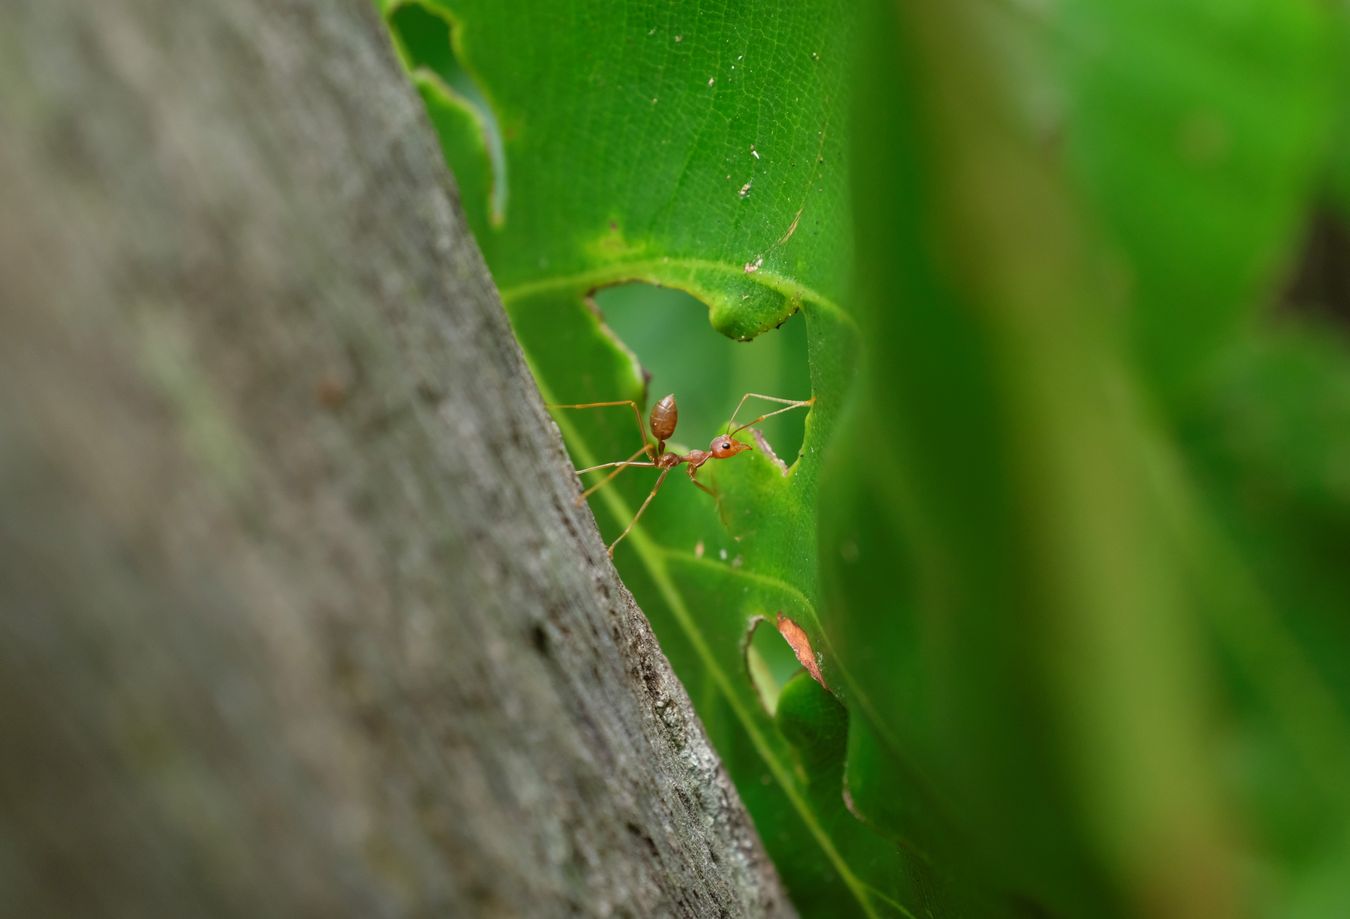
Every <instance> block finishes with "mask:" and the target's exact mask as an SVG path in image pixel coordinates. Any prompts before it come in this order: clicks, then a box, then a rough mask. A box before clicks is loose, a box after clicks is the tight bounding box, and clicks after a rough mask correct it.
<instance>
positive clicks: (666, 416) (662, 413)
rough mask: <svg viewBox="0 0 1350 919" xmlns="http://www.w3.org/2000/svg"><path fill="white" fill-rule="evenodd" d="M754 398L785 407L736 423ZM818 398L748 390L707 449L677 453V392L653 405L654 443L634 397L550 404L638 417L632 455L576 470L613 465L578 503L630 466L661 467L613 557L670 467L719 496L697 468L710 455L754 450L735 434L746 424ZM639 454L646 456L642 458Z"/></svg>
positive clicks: (580, 472)
mask: <svg viewBox="0 0 1350 919" xmlns="http://www.w3.org/2000/svg"><path fill="white" fill-rule="evenodd" d="M751 398H754V399H766V400H768V401H769V402H777V403H779V404H781V405H783V406H785V407H784V408H780V409H775V410H774V411H772V412H766V413H765V414H763V415H760V416H759V417H758V418H756V419H755V420H754V421H747V422H746V423H745V424H742V425H736V426H735V427H733V425H734V424H735V421H736V415H738V414H739V413H740V411H741V407H742V406H744V405H745V400H746V399H751ZM815 401H816V399H815V397H814V396H812V397H811V398H810V399H780V398H778V397H777V396H764V395H760V394H759V393H753V392H748V393H746V394H745V395H744V396H742V397H741V401H740V403H739V404H737V406H736V411H734V412H732V413H731V420H730V421H728V422H727V429H728V430H727V432H726V433H725V434H718V435H717V436H716V437H714V438H713V439H712V443H710V444H709V445H708V449H706V450H690V451H689V452H688V453H676V452H674V451H667V450H666V441H667V440H669V439H670V438H671V437H673V436H674V435H675V423H676V422H677V421H678V420H679V417H680V413H679V409H677V408H676V406H675V395H674V393H671V394H670V395H668V396H663V397H662V398H661V399H660V400H659V401H658V402H657V403H656V404H655V405H654V406H652V414H651V431H652V437H653V438H654V439H655V440H656V443H655V444H652V443H651V442H650V441H649V440H648V439H647V431H646V429H645V428H643V426H642V413H641V412H640V411H639V410H638V407H637V403H636V402H634V401H633V400H632V399H624V400H621V401H619V402H583V403H581V404H578V405H550V406H548V408H609V407H612V406H616V405H626V406H628V407H629V408H631V409H632V410H633V418H634V419H635V420H636V421H637V426H638V434H639V435H640V436H641V437H642V447H641V448H640V449H639V450H638V451H637V452H636V453H634V454H633V455H632V456H630V457H628V459H626V460H619V461H618V462H614V463H601V464H600V465H598V466H587V467H586V468H585V469H578V470H577V475H584V474H585V473H587V472H595V471H596V470H597V469H610V468H613V470H614V471H613V472H611V473H610V474H609V475H607V476H605V477H604V478H603V479H601V480H600V481H599V482H596V483H595V484H594V485H592V486H591V487H590V488H588V489H586V490H585V491H583V492H582V493H581V494H580V495H578V496H577V506H578V507H580V506H581V505H582V504H583V503H585V501H586V499H587V498H588V497H590V496H591V495H592V494H594V493H595V492H596V491H597V490H599V489H600V488H601V487H602V486H604V485H606V484H608V483H609V482H611V481H613V480H614V477H615V476H617V475H618V474H619V473H620V472H623V471H624V470H625V469H627V468H629V467H631V466H655V467H656V468H658V469H660V470H661V474H660V475H659V476H657V477H656V484H655V485H653V486H652V490H651V494H649V495H647V500H645V501H643V502H642V506H641V507H639V508H638V510H637V513H636V514H634V515H633V519H632V521H631V522H629V524H628V526H627V527H626V528H625V529H624V531H623V532H622V533H620V534H619V538H618V539H616V540H614V542H612V543H610V545H609V556H610V558H613V557H614V547H615V546H617V545H618V544H619V543H620V542H622V541H623V538H624V537H625V536H627V535H628V533H629V531H630V530H632V529H633V527H634V526H635V525H636V524H637V522H638V518H639V517H641V516H642V512H643V511H645V510H646V509H647V505H648V504H651V503H652V498H655V497H656V492H657V491H658V490H660V488H661V485H662V483H663V482H665V480H666V476H667V475H669V474H670V470H672V469H674V468H675V467H676V466H679V465H680V464H682V463H683V464H686V465H687V467H688V472H689V481H691V482H693V483H694V484H695V485H697V486H698V487H699V488H700V489H702V490H703V491H706V492H707V493H708V494H710V495H712V496H713V498H714V499H716V498H717V492H715V491H713V490H712V489H711V488H709V487H708V486H707V485H704V484H703V483H702V482H700V481H699V480H698V470H699V469H700V468H701V467H702V466H703V464H704V463H706V462H707V461H708V460H710V459H718V460H722V459H730V458H731V457H733V456H735V455H736V454H738V453H743V452H745V451H746V450H753V449H754V447H752V446H750V444H747V443H742V442H741V441H738V440H735V439H734V437H735V435H736V434H739V433H740V432H741V431H744V430H745V429H746V428H750V427H753V426H755V425H757V424H759V423H760V422H761V421H763V420H764V419H766V418H772V417H773V416H774V415H781V414H782V413H783V412H789V411H791V410H792V409H794V408H801V407H802V406H807V405H812V404H814V403H815ZM639 456H646V457H647V459H645V460H639V459H638V457H639Z"/></svg>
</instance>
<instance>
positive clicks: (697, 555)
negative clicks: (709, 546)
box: [694, 539, 703, 558]
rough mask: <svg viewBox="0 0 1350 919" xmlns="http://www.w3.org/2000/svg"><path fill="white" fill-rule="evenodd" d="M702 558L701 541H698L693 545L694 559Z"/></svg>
mask: <svg viewBox="0 0 1350 919" xmlns="http://www.w3.org/2000/svg"><path fill="white" fill-rule="evenodd" d="M702 557H703V540H701V539H700V540H699V541H698V542H696V543H694V558H702Z"/></svg>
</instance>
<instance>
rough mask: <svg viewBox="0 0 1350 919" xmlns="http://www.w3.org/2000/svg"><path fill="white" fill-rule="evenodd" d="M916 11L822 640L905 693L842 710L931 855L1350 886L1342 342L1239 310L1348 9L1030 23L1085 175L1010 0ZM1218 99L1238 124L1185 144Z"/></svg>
mask: <svg viewBox="0 0 1350 919" xmlns="http://www.w3.org/2000/svg"><path fill="white" fill-rule="evenodd" d="M898 6H899V7H900V9H901V10H902V11H903V12H902V14H901V15H900V16H899V17H898V18H896V19H894V20H889V19H888V21H887V22H886V23H885V24H879V25H878V26H877V27H876V28H874V29H869V30H868V32H869V34H870V35H872V36H873V38H874V39H875V44H874V46H873V48H872V49H871V52H870V53H869V54H867V55H865V56H864V60H865V61H866V62H867V63H866V67H867V69H866V70H865V71H864V74H865V75H864V77H863V83H864V84H865V85H866V86H868V87H869V92H868V93H867V94H866V95H865V97H864V99H863V100H862V102H861V104H860V111H861V113H862V115H861V120H862V122H863V123H864V124H865V125H866V129H865V130H864V131H860V132H859V135H858V137H859V146H860V148H861V149H860V156H859V165H858V168H857V171H856V184H855V187H856V189H857V193H856V198H855V203H856V207H857V209H858V213H859V231H858V234H857V238H858V239H859V265H860V271H859V280H858V290H859V305H860V306H861V307H863V308H865V309H866V319H865V321H864V323H863V324H864V329H865V340H866V341H867V342H868V345H869V347H868V349H867V352H866V356H867V371H866V374H865V380H866V382H865V385H864V392H863V394H862V397H861V399H860V400H859V402H858V403H857V404H856V405H855V406H854V410H853V412H852V413H851V415H850V418H849V421H848V422H847V423H846V424H845V425H844V428H843V431H842V432H841V436H840V437H839V438H838V440H837V442H836V445H835V447H834V448H833V452H832V456H831V459H830V461H829V462H828V463H827V466H826V472H825V481H826V482H827V483H828V484H827V486H826V488H825V490H824V491H823V493H822V508H823V517H822V524H823V530H824V532H823V536H822V547H823V552H822V560H823V561H824V563H825V566H826V567H825V574H826V581H825V583H826V596H827V604H826V608H827V609H829V610H830V615H829V616H828V617H826V618H825V627H826V631H827V634H828V639H829V646H830V647H831V648H832V650H833V652H834V653H835V655H836V658H837V663H838V671H839V672H840V673H841V674H843V681H844V683H845V686H844V690H845V692H846V694H847V692H848V691H850V690H851V689H853V687H854V686H855V685H863V686H866V687H867V692H868V693H869V695H870V696H871V697H872V698H875V699H884V700H886V701H887V702H888V703H889V704H888V705H887V706H885V707H881V706H877V707H872V706H864V707H861V708H860V707H857V706H854V707H851V714H852V716H853V717H854V722H855V723H854V724H853V726H852V728H851V732H850V737H849V751H848V777H849V782H850V790H852V791H853V792H854V802H855V807H856V808H857V809H858V810H859V811H860V812H862V813H863V814H864V815H865V816H867V817H868V818H869V820H871V821H873V822H875V823H878V824H880V825H884V826H886V827H889V828H891V829H893V830H894V831H895V832H896V833H900V834H902V833H905V832H907V831H909V830H910V829H911V828H912V827H914V826H916V825H922V824H923V823H924V820H923V817H922V815H919V814H915V813H913V812H911V811H910V810H908V809H907V808H906V807H905V804H906V803H907V802H909V801H912V800H915V799H916V798H929V799H931V801H933V802H934V806H935V807H936V808H939V809H941V810H942V811H943V812H944V813H945V814H948V815H951V816H952V817H954V822H955V823H956V824H957V825H958V827H959V829H958V834H959V837H958V838H957V840H956V841H955V844H953V843H951V842H948V843H947V844H945V845H944V844H943V843H942V841H941V840H938V841H937V842H936V843H934V844H930V846H929V851H930V852H933V853H935V857H936V858H938V859H939V860H940V861H942V862H944V863H948V864H951V863H954V862H956V861H960V860H964V861H965V862H966V863H967V870H969V871H971V872H973V873H976V874H978V875H987V876H988V877H989V878H990V883H991V884H992V885H993V886H995V887H996V888H999V889H1002V890H1004V891H1007V892H1008V893H1009V894H1010V895H1012V896H1013V897H1014V898H1026V899H1028V900H1029V901H1030V902H1031V903H1033V904H1036V905H1038V906H1039V907H1041V908H1045V909H1048V910H1050V911H1051V912H1055V913H1065V914H1070V915H1079V914H1082V915H1114V914H1145V915H1228V914H1236V913H1239V912H1242V911H1244V910H1245V909H1246V908H1249V907H1255V908H1258V909H1260V910H1261V911H1263V912H1268V913H1269V914H1272V915H1280V914H1283V911H1284V910H1285V909H1286V908H1288V907H1290V906H1291V905H1292V904H1294V903H1296V902H1299V901H1302V900H1307V901H1309V902H1311V901H1314V900H1316V901H1317V902H1327V899H1326V898H1327V896H1328V890H1327V885H1326V878H1327V877H1329V876H1330V875H1329V872H1330V870H1331V869H1330V867H1329V866H1330V864H1335V863H1336V860H1337V859H1339V858H1341V857H1342V856H1343V853H1344V840H1345V836H1346V826H1347V823H1346V806H1345V805H1346V795H1345V793H1344V791H1342V790H1341V789H1340V787H1339V786H1340V785H1343V782H1338V781H1337V780H1336V778H1335V776H1338V775H1339V776H1343V775H1345V774H1347V773H1348V772H1350V757H1347V750H1348V749H1350V745H1348V741H1347V733H1346V723H1347V722H1346V718H1345V713H1346V707H1345V697H1344V696H1343V695H1342V691H1343V690H1342V686H1343V684H1344V682H1345V679H1344V673H1345V669H1344V666H1343V664H1342V665H1340V666H1339V673H1337V672H1334V671H1335V670H1336V669H1337V664H1338V662H1340V661H1343V660H1344V656H1345V652H1346V649H1347V640H1346V639H1347V635H1346V634H1345V621H1346V620H1345V610H1346V609H1348V608H1350V606H1347V605H1346V603H1345V602H1344V599H1343V598H1345V597H1346V583H1347V582H1346V578H1345V576H1344V574H1343V573H1340V572H1337V571H1334V570H1333V564H1334V563H1332V562H1331V559H1332V558H1343V557H1344V551H1345V547H1346V546H1350V542H1346V541H1345V534H1346V530H1345V529H1344V527H1343V521H1344V517H1343V515H1342V511H1341V509H1340V508H1341V506H1342V505H1341V501H1342V496H1341V495H1339V494H1338V493H1337V489H1340V488H1341V487H1342V486H1341V485H1340V484H1339V482H1340V479H1341V478H1342V477H1343V475H1344V473H1343V471H1342V470H1343V469H1345V468H1350V467H1346V466H1345V465H1344V464H1343V457H1344V455H1345V454H1344V453H1343V452H1342V451H1343V444H1344V442H1345V440H1346V432H1347V431H1348V430H1350V429H1348V428H1347V427H1346V425H1345V424H1344V423H1343V419H1342V418H1341V415H1342V414H1343V408H1342V406H1341V402H1342V396H1341V395H1340V394H1341V393H1342V392H1343V382H1342V380H1343V377H1344V372H1345V366H1346V365H1345V364H1344V359H1343V355H1342V354H1341V353H1339V352H1340V349H1339V348H1338V347H1337V346H1334V345H1325V346H1322V347H1317V348H1314V347H1312V346H1311V342H1306V341H1305V342H1303V343H1302V344H1301V345H1300V346H1298V347H1293V348H1287V347H1284V346H1277V347H1275V348H1274V350H1273V351H1270V350H1268V349H1266V348H1264V347H1256V348H1255V350H1254V351H1253V346H1252V341H1253V339H1252V336H1253V335H1254V334H1262V335H1266V334H1269V333H1270V330H1269V329H1268V328H1267V327H1266V326H1265V325H1259V324H1257V323H1255V322H1252V321H1250V320H1249V319H1247V318H1246V317H1250V316H1251V315H1252V314H1253V313H1254V311H1255V307H1256V305H1257V304H1258V303H1259V302H1260V301H1261V300H1262V299H1263V295H1264V294H1265V293H1266V288H1268V287H1270V286H1271V285H1272V284H1273V282H1274V280H1275V272H1276V270H1277V268H1278V267H1279V263H1280V261H1281V260H1282V259H1283V258H1285V257H1286V256H1287V251H1286V250H1287V247H1288V245H1289V242H1290V239H1291V237H1292V234H1293V231H1294V230H1295V229H1296V228H1297V227H1299V226H1300V224H1301V222H1302V220H1304V219H1305V217H1306V214H1305V210H1306V206H1307V200H1308V198H1309V191H1310V188H1311V184H1312V180H1313V177H1314V175H1315V173H1316V170H1317V169H1318V168H1320V166H1319V164H1320V163H1321V162H1322V157H1323V156H1324V154H1325V140H1326V137H1327V134H1328V130H1329V129H1328V123H1329V117H1330V112H1329V108H1328V106H1327V99H1328V83H1327V80H1328V79H1329V77H1330V74H1331V72H1332V69H1331V68H1330V67H1329V66H1328V63H1329V59H1328V56H1327V54H1326V48H1325V43H1324V41H1323V36H1321V35H1320V34H1319V33H1318V32H1317V28H1318V27H1319V25H1320V24H1325V22H1326V20H1325V17H1324V15H1323V12H1324V11H1322V10H1321V9H1320V8H1318V7H1315V6H1313V5H1311V4H1307V5H1300V4H1291V5H1283V4H1249V3H1242V4H1236V5H1233V6H1231V7H1230V6H1226V5H1219V4H1206V3H1199V2H1197V3H1184V4H1180V5H1178V4H1168V5H1167V6H1166V12H1165V14H1164V12H1162V10H1161V7H1159V6H1158V5H1156V4H1143V5H1137V4H1130V5H1122V4H1109V3H1100V4H1091V5H1089V4H1073V5H1070V6H1068V7H1066V8H1065V11H1064V13H1063V14H1062V15H1055V16H1048V15H1047V16H1046V17H1045V18H1043V19H1041V20H1039V22H1036V23H1032V24H1033V25H1038V26H1039V27H1042V28H1045V29H1047V30H1050V31H1048V32H1045V33H1040V34H1037V35H1035V37H1034V38H1035V41H1038V42H1041V43H1043V45H1044V46H1045V47H1055V48H1058V49H1060V50H1061V51H1063V52H1065V55H1066V57H1067V58H1068V60H1069V61H1070V63H1071V66H1069V67H1068V68H1067V69H1066V73H1067V74H1068V77H1067V79H1066V80H1065V84H1064V87H1063V91H1064V95H1065V98H1067V99H1068V100H1070V103H1071V105H1070V108H1069V110H1068V112H1067V115H1066V118H1065V120H1064V121H1063V123H1062V124H1061V125H1060V126H1059V127H1058V130H1061V131H1063V132H1064V134H1065V135H1066V138H1067V142H1068V145H1069V149H1070V151H1071V156H1070V168H1067V169H1064V170H1062V171H1061V170H1057V169H1056V168H1055V160H1054V157H1053V155H1051V151H1050V150H1049V149H1048V148H1047V146H1046V144H1045V138H1044V137H1043V136H1041V134H1040V133H1039V132H1041V131H1042V130H1043V129H1044V127H1045V125H1044V124H1042V123H1040V122H1038V121H1037V119H1036V117H1034V116H1035V113H1036V111H1037V110H1038V109H1037V105H1036V104H1035V100H1036V98H1037V94H1036V93H1031V94H1028V93H1027V92H1026V89H1027V86H1026V84H1025V83H1024V82H1023V81H1022V80H1021V78H1020V77H1019V78H1018V79H1016V80H1013V79H1009V74H1012V73H1016V72H1017V71H1016V69H1015V68H1014V67H1013V64H1015V63H1017V62H1018V61H1019V60H1020V61H1022V63H1023V64H1024V63H1025V59H1024V58H1019V57H1018V56H1017V55H1016V54H1013V55H1008V54H1006V53H1000V52H999V51H997V50H995V51H992V52H991V51H990V50H989V49H988V48H987V47H986V46H985V44H984V43H983V41H984V39H985V37H986V35H987V30H988V28H989V23H990V17H989V15H988V11H987V10H984V9H982V8H981V7H979V6H978V5H977V4H965V3H953V4H944V5H941V6H933V5H931V4H921V3H901V4H898ZM1127 7H1128V8H1127ZM1026 26H1027V23H1025V22H1023V23H1021V26H1020V27H1026ZM1202 26H1204V27H1203V28H1202ZM997 38H998V39H999V40H1006V39H1007V36H1006V35H1003V34H1000V35H998V36H997ZM1012 44H1013V45H1016V42H1013V43H1012ZM897 47H898V48H899V49H901V51H900V53H899V54H897V53H896V48H897ZM1005 50H1006V49H1005ZM1010 61H1012V62H1013V64H1010ZM1141 61H1147V62H1149V64H1150V66H1141V65H1140V62H1141ZM1019 66H1020V65H1019ZM1248 68H1254V72H1255V73H1259V74H1261V79H1262V80H1268V81H1269V85H1265V84H1264V83H1263V85H1262V86H1261V87H1260V88H1259V89H1253V88H1252V83H1253V80H1254V77H1253V72H1252V71H1250V70H1249V69H1248ZM1273 87H1277V88H1278V89H1274V88H1273ZM897 100H898V102H897ZM1029 100H1030V101H1029ZM1197 112H1198V113H1205V112H1208V113H1210V115H1212V116H1213V118H1214V119H1215V120H1214V122H1213V124H1214V125H1221V127H1220V128H1219V129H1218V130H1217V131H1216V132H1215V134H1214V137H1221V138H1223V144H1222V150H1221V151H1210V153H1207V154H1205V155H1200V154H1201V153H1202V152H1203V151H1200V150H1199V149H1198V147H1197V148H1196V149H1194V150H1192V149H1190V148H1189V147H1187V146H1186V145H1185V144H1182V146H1181V147H1180V148H1179V147H1178V146H1177V138H1178V133H1177V132H1178V131H1181V132H1182V135H1183V139H1184V135H1185V129H1186V128H1187V127H1188V125H1190V122H1188V121H1187V118H1190V117H1194V116H1195V114H1196V113H1197ZM1203 117H1205V118H1208V117H1210V116H1209V115H1205V116H1203ZM1191 126H1193V125H1191ZM1267 132H1273V133H1275V134H1278V135H1279V137H1277V138H1272V137H1269V136H1266V135H1267ZM1201 133H1204V132H1201ZM1211 139H1213V138H1211ZM1197 143H1198V141H1197ZM1075 193H1078V195H1079V196H1080V197H1076V195H1075ZM1080 205H1086V206H1087V209H1088V215H1089V218H1095V219H1096V221H1097V224H1096V226H1097V227H1098V228H1102V229H1104V230H1105V232H1104V233H1103V234H1102V235H1101V236H1100V237H1099V235H1098V233H1097V232H1094V230H1093V224H1092V223H1091V220H1087V221H1085V220H1084V217H1083V214H1082V213H1081V212H1080V211H1079V210H1078V208H1079V206H1080ZM1103 238H1104V242H1099V240H1101V239H1103ZM1104 265H1106V266H1110V267H1111V270H1113V271H1114V272H1115V273H1116V280H1117V284H1116V286H1114V287H1113V286H1112V285H1111V284H1109V283H1108V284H1103V283H1102V278H1103V266H1104ZM1122 272H1123V273H1122ZM1107 276H1108V277H1109V272H1107ZM1122 278H1123V279H1124V280H1125V281H1126V283H1124V284H1123V285H1122V284H1120V283H1119V282H1120V280H1121V279H1122ZM1122 306H1123V307H1126V308H1127V310H1128V311H1127V312H1124V313H1122V312H1120V309H1121V307H1122ZM1121 316H1123V317H1125V318H1126V320H1127V321H1126V322H1125V323H1120V322H1119V321H1118V317H1121ZM1244 352H1246V353H1245V354H1244ZM1159 384H1161V386H1162V391H1163V392H1165V393H1166V394H1167V395H1168V399H1167V400H1165V401H1164V403H1163V404H1165V405H1167V406H1168V409H1169V414H1159V413H1158V412H1157V411H1155V410H1154V409H1153V408H1152V405H1153V404H1154V400H1153V399H1152V394H1153V393H1154V392H1156V391H1158V390H1157V387H1158V385H1159ZM1183 384H1184V388H1183ZM1183 392H1184V396H1183V395H1182V393H1183ZM1170 412H1177V413H1178V414H1176V415H1174V414H1171V413H1170ZM1178 435H1180V436H1178ZM1280 465H1283V466H1284V468H1282V469H1277V468H1275V467H1276V466H1280ZM1254 483H1259V485H1258V486H1257V487H1256V488H1255V489H1253V487H1252V486H1253V484H1254ZM1253 491H1255V492H1256V493H1257V494H1253ZM1253 500H1254V501H1255V503H1256V505H1257V506H1258V507H1260V506H1261V505H1263V504H1264V505H1265V506H1264V509H1262V510H1260V512H1258V513H1252V512H1251V511H1252V510H1253V509H1252V508H1244V507H1243V504H1244V503H1245V502H1247V501H1253ZM1266 502H1270V503H1266ZM1299 505H1302V506H1301V507H1300V506H1299ZM1319 517H1320V518H1321V520H1320V523H1319V522H1318V518H1319ZM1338 545H1339V546H1340V547H1341V548H1340V549H1339V551H1336V550H1333V549H1332V547H1333V546H1338ZM1313 607H1316V608H1317V612H1316V613H1312V614H1311V615H1310V613H1311V612H1312V608H1313ZM1314 636H1319V637H1320V639H1321V640H1322V641H1323V642H1325V644H1324V646H1323V647H1322V648H1320V649H1317V648H1314V647H1312V645H1311V644H1310V642H1309V640H1310V639H1313V638H1314ZM846 698H847V695H846ZM1220 700H1221V702H1222V705H1223V708H1224V710H1225V711H1224V714H1223V715H1222V716H1220V715H1219V714H1218V713H1216V711H1215V704H1216V702H1219V701H1220ZM860 715H862V716H863V717H861V718H860V717H859V716H860ZM879 776H880V778H878V777H879ZM887 776H889V777H890V781H889V782H887V781H886V780H885V779H886V777H887ZM1283 783H1289V784H1287V785H1286V784H1283ZM1294 789H1296V790H1294ZM1281 834H1282V838H1279V837H1281ZM962 839H964V840H967V841H969V842H970V846H969V849H968V851H963V850H962V849H961V848H960V841H961V840H962ZM1304 879H1306V886H1305V883H1304Z"/></svg>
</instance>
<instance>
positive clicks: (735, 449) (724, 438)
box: [708, 434, 755, 459]
mask: <svg viewBox="0 0 1350 919" xmlns="http://www.w3.org/2000/svg"><path fill="white" fill-rule="evenodd" d="M753 449H755V448H754V447H752V446H750V445H749V444H743V443H741V442H740V441H739V440H733V439H732V438H731V435H730V434H718V435H717V436H716V437H714V438H713V439H712V443H711V444H709V445H708V452H709V453H711V454H712V455H713V459H727V458H728V457H732V456H735V455H736V454H737V453H743V452H745V451H746V450H753Z"/></svg>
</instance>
